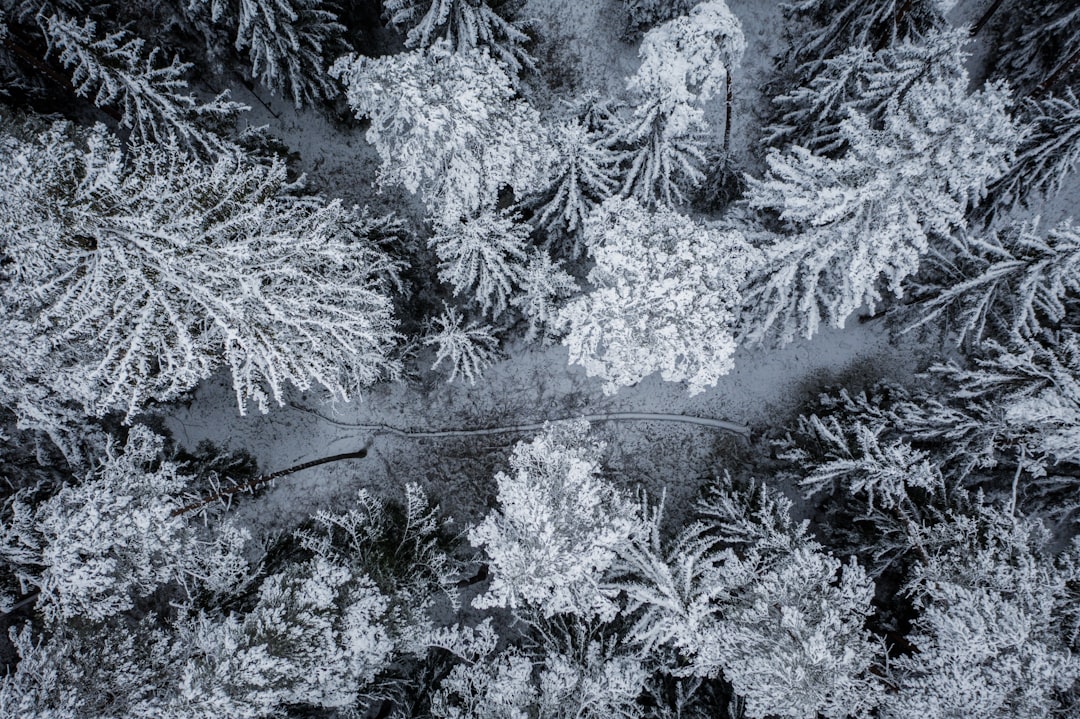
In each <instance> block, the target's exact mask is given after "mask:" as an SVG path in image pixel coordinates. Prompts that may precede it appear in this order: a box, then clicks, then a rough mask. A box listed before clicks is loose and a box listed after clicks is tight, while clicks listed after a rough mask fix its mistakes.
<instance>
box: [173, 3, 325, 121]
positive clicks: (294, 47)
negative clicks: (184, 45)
mask: <svg viewBox="0 0 1080 719" xmlns="http://www.w3.org/2000/svg"><path fill="white" fill-rule="evenodd" d="M208 2H211V3H212V4H213V5H214V8H213V11H212V14H213V20H215V21H218V20H220V19H222V18H221V12H220V10H219V8H220V7H221V0H189V3H190V4H202V5H205V4H206V3H208ZM238 5H239V8H238V12H237V13H236V18H235V22H236V26H237V29H236V43H235V44H236V49H237V50H239V51H245V50H246V51H247V53H248V57H249V58H250V60H251V74H252V76H254V77H255V79H256V80H258V81H259V82H260V83H261V84H262V85H263V86H264V87H266V88H267V89H269V90H270V92H272V93H275V94H276V93H281V94H282V95H284V96H292V100H293V103H294V104H295V105H296V107H297V108H300V107H303V106H304V105H312V104H314V103H315V102H316V101H318V100H320V99H322V98H325V97H332V96H333V95H335V94H336V93H335V90H334V88H333V85H332V83H331V82H330V78H329V77H328V76H327V75H326V68H327V66H328V65H329V58H330V57H332V56H333V54H336V52H337V51H338V50H339V49H340V47H341V45H342V41H341V35H342V34H343V33H344V31H345V28H344V27H343V26H342V25H341V24H340V23H338V21H337V16H336V15H335V14H334V13H333V12H332V11H331V10H330V7H331V5H330V3H327V2H323V0H239V3H238ZM230 14H231V13H230Z"/></svg>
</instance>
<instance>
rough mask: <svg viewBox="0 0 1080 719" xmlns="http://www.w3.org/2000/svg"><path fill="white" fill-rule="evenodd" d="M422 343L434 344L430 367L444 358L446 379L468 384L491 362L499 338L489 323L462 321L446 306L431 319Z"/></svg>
mask: <svg viewBox="0 0 1080 719" xmlns="http://www.w3.org/2000/svg"><path fill="white" fill-rule="evenodd" d="M424 344H425V345H428V346H432V345H433V346H434V347H435V362H434V364H432V365H431V369H436V368H438V366H439V365H441V364H442V363H443V361H446V362H447V363H449V365H450V377H448V378H447V380H446V381H447V382H453V381H454V380H455V379H457V378H458V377H461V378H462V379H463V380H465V381H466V382H468V383H469V384H472V385H475V384H476V380H478V379H480V376H481V375H482V374H483V373H484V370H485V369H487V368H488V367H489V366H490V365H491V364H492V363H493V362H494V361H495V359H496V357H497V356H498V348H499V340H498V339H497V338H496V337H495V334H494V331H493V329H492V328H491V327H490V326H489V325H482V324H480V323H479V322H477V321H473V322H470V323H469V324H464V320H463V319H462V317H461V315H459V314H458V312H457V310H455V309H454V308H453V307H450V306H447V307H446V309H445V310H444V311H443V313H442V315H440V316H439V317H437V318H435V320H434V321H433V322H432V326H431V334H430V336H429V337H428V338H427V339H425V340H424Z"/></svg>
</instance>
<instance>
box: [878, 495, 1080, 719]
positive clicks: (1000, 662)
mask: <svg viewBox="0 0 1080 719" xmlns="http://www.w3.org/2000/svg"><path fill="white" fill-rule="evenodd" d="M950 530H951V531H950V534H951V538H952V542H951V543H949V544H946V545H944V546H943V548H942V549H941V550H938V551H935V552H934V556H933V557H931V558H930V560H929V561H928V562H927V563H926V564H925V565H923V566H919V567H918V568H917V570H916V572H915V573H914V576H913V577H912V578H911V581H910V583H909V585H908V587H907V591H908V592H909V593H911V594H912V595H913V596H914V599H915V601H916V604H917V606H918V607H919V608H920V610H921V611H920V613H919V615H918V617H917V619H916V620H915V627H914V630H913V632H912V634H911V635H910V636H909V638H908V639H909V641H910V642H911V643H912V644H913V645H914V647H915V649H916V650H917V651H915V652H912V653H910V654H905V655H902V656H899V657H897V658H896V659H894V660H893V661H892V663H891V665H890V670H891V671H890V677H889V678H890V681H892V682H893V683H895V685H896V691H895V692H891V693H889V694H887V695H886V701H885V705H884V707H883V716H886V717H889V719H914V718H915V717H919V718H920V719H937V718H938V717H942V718H944V717H953V716H982V717H1014V716H1025V717H1051V716H1057V715H1058V714H1059V713H1060V712H1061V711H1062V710H1063V709H1065V708H1064V707H1062V706H1061V705H1060V704H1059V701H1058V692H1063V691H1065V690H1067V689H1069V688H1070V687H1072V686H1073V685H1074V683H1075V682H1076V681H1077V680H1078V679H1080V659H1077V657H1076V656H1073V655H1072V654H1071V652H1070V651H1069V647H1068V643H1067V639H1066V637H1064V636H1063V632H1062V627H1061V623H1060V617H1061V616H1062V615H1063V614H1064V613H1065V612H1066V611H1067V610H1066V607H1067V606H1068V600H1069V594H1068V590H1067V586H1066V585H1067V582H1068V581H1073V582H1075V581H1076V576H1075V574H1072V573H1071V572H1070V571H1069V570H1070V569H1073V570H1074V569H1075V566H1072V567H1070V566H1069V565H1068V564H1066V565H1059V564H1058V563H1057V562H1056V561H1055V559H1054V557H1053V556H1052V555H1049V553H1048V552H1047V547H1046V535H1045V532H1044V530H1042V528H1041V527H1040V526H1039V525H1038V524H1037V523H1034V522H1030V521H1027V520H1017V519H1015V518H1011V517H1008V516H1003V515H1000V514H999V513H997V512H995V511H994V510H991V509H989V508H983V509H982V510H981V511H980V512H979V516H975V517H962V518H958V519H957V522H956V524H955V525H954V526H953V527H951V528H950ZM1040 535H1041V536H1040Z"/></svg>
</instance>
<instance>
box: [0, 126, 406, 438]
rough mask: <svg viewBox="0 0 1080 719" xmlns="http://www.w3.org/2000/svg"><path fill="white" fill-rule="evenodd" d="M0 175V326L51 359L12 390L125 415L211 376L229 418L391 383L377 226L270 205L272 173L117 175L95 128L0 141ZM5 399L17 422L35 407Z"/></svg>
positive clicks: (279, 201)
mask: <svg viewBox="0 0 1080 719" xmlns="http://www.w3.org/2000/svg"><path fill="white" fill-rule="evenodd" d="M0 171H2V172H3V174H4V178H5V185H6V187H7V195H6V197H7V202H5V203H4V205H3V209H2V210H0V224H2V226H3V228H4V232H3V234H4V238H5V239H4V241H3V247H2V249H3V254H4V256H5V259H6V262H5V267H4V269H3V273H4V277H5V279H6V280H7V283H6V285H7V286H6V288H5V290H6V291H5V293H4V297H3V300H2V301H3V303H4V306H5V309H7V310H10V311H9V312H8V313H6V314H5V318H4V323H5V325H7V326H11V325H12V324H14V325H15V326H16V327H19V326H22V327H24V328H26V327H31V328H32V330H31V332H30V334H29V335H27V334H25V333H24V334H18V335H16V336H21V337H24V338H25V339H26V340H27V341H28V342H37V339H36V337H37V336H38V335H42V334H43V335H44V336H45V337H46V338H47V340H48V343H49V344H50V345H51V347H52V348H53V354H52V355H50V356H49V357H48V358H47V359H48V362H47V363H46V364H43V365H42V366H34V365H33V364H31V365H30V366H26V367H23V368H22V369H20V368H19V367H18V366H16V367H9V368H6V370H5V373H10V376H12V377H19V376H22V377H23V382H22V384H24V385H28V386H32V385H33V384H34V383H38V384H40V385H41V386H44V387H47V388H51V389H52V390H53V391H55V392H57V393H59V394H60V395H61V396H62V397H63V398H65V399H66V400H67V401H70V402H75V403H78V404H80V405H81V406H82V407H83V408H84V410H85V411H86V412H87V413H88V414H93V415H102V414H104V413H106V412H110V411H115V410H120V411H125V412H126V413H127V414H128V416H129V417H130V416H132V415H134V414H136V413H137V412H139V411H140V410H141V409H143V408H144V407H146V405H147V404H148V403H149V402H151V401H168V400H171V399H175V398H176V397H177V396H179V395H180V394H181V393H183V392H186V391H187V390H189V389H191V388H192V387H193V386H194V385H195V384H196V383H197V382H199V381H200V380H202V379H204V378H205V377H207V376H209V375H210V373H212V372H213V371H214V370H215V369H216V368H218V367H220V366H223V365H224V366H227V367H229V369H230V370H231V372H232V375H233V380H234V387H235V390H236V396H237V402H238V404H239V407H240V410H241V411H244V409H245V407H246V405H247V403H248V402H249V401H251V400H254V402H255V403H256V405H257V406H258V407H259V409H260V410H262V411H266V410H267V409H268V407H269V402H270V400H271V399H273V401H275V402H279V403H280V402H282V401H283V392H284V390H285V386H286V385H287V384H292V385H295V386H298V387H303V388H306V387H310V386H312V385H313V384H316V385H320V386H322V387H324V388H325V389H326V390H327V391H329V392H331V393H332V394H335V395H337V396H339V397H347V396H350V395H351V394H352V393H353V392H354V391H355V390H356V389H358V388H359V387H362V386H364V385H367V384H370V383H372V382H374V381H375V380H377V379H379V378H380V377H382V376H383V375H384V373H386V372H393V371H394V368H395V365H394V363H393V362H392V361H391V360H390V359H389V358H388V356H387V352H388V351H389V348H390V346H391V344H392V343H393V341H394V339H395V334H394V330H393V320H392V318H391V306H390V301H389V298H388V297H387V295H386V291H387V290H388V289H389V288H388V286H387V281H388V278H392V277H393V276H394V275H395V273H396V266H395V265H394V264H393V263H392V262H391V261H389V260H388V259H387V258H386V257H385V255H384V254H383V253H382V252H381V250H379V249H377V248H376V247H375V246H373V244H372V243H371V242H370V241H369V240H367V238H366V235H367V234H370V232H372V231H373V230H374V229H375V228H377V227H379V226H380V221H378V220H374V219H372V218H370V217H368V216H366V215H361V214H360V213H359V212H357V211H350V210H346V209H345V208H343V207H342V206H341V205H340V203H337V202H333V203H322V202H320V201H318V200H317V199H315V198H306V199H304V198H298V197H295V196H292V195H289V194H287V191H288V188H289V185H288V184H287V183H286V178H285V168H284V166H282V165H281V164H277V163H275V164H273V165H270V166H245V165H244V164H242V163H240V162H239V161H238V160H237V159H236V158H233V157H225V158H222V159H220V160H219V161H217V162H216V163H214V164H202V163H197V162H193V161H192V160H191V159H190V158H188V157H186V156H185V155H184V154H183V153H181V152H179V151H178V150H177V149H176V148H175V147H171V148H165V149H163V150H158V149H156V148H145V150H144V151H143V153H142V154H141V155H140V156H139V157H137V158H136V159H135V160H133V161H132V162H130V163H127V162H125V161H124V160H123V158H122V154H121V152H120V148H119V143H117V142H116V140H115V139H113V138H112V137H110V136H109V135H108V134H107V133H106V132H105V130H104V129H103V128H102V127H100V126H98V127H96V128H94V129H92V130H90V131H89V132H88V133H85V134H82V133H77V132H74V131H73V130H71V128H69V127H66V126H64V125H62V124H58V125H56V126H54V127H53V128H52V129H51V130H49V131H47V132H44V133H42V134H41V135H40V136H38V137H37V138H35V139H34V140H32V141H19V140H12V139H9V140H8V141H7V142H6V144H5V147H4V151H3V155H2V159H0ZM19 323H29V324H25V325H20V324H19ZM34 346H37V345H34ZM8 389H9V390H10V391H13V392H14V394H15V397H13V398H10V399H9V398H5V402H8V403H10V404H11V405H13V406H14V407H15V408H16V410H17V411H19V412H20V413H21V414H22V416H23V417H27V418H28V417H30V416H32V415H33V414H34V413H35V412H38V411H40V410H41V409H42V408H40V407H39V408H37V409H36V410H35V409H34V407H33V402H34V396H33V395H32V394H30V393H27V392H23V391H22V390H21V389H20V388H19V386H17V385H16V386H13V387H9V388H8ZM5 394H8V392H5ZM28 404H29V405H30V406H29V407H26V406H25V405H28Z"/></svg>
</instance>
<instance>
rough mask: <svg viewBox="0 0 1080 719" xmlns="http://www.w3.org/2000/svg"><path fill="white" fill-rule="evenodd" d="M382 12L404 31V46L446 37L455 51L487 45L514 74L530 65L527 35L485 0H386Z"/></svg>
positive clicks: (464, 50)
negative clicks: (525, 45) (525, 47)
mask: <svg viewBox="0 0 1080 719" xmlns="http://www.w3.org/2000/svg"><path fill="white" fill-rule="evenodd" d="M383 13H384V15H385V16H386V17H387V19H388V20H389V21H390V24H391V25H394V26H395V27H399V28H405V29H406V30H407V34H406V36H405V46H406V47H428V46H430V45H434V44H435V43H437V42H439V41H440V40H445V41H446V42H447V43H448V44H449V45H450V47H452V48H453V49H454V50H455V51H456V52H467V51H469V50H472V49H474V48H476V47H485V48H487V49H488V51H489V52H491V54H492V56H494V57H496V58H498V59H499V60H500V61H501V62H502V63H503V64H504V65H506V67H507V68H509V69H510V72H511V73H512V74H513V75H515V76H516V75H517V74H518V73H519V72H520V71H521V69H522V68H523V67H528V68H531V67H533V59H532V58H531V57H530V56H529V54H528V53H527V52H526V51H525V49H524V48H523V47H522V45H523V44H524V43H526V42H527V41H528V40H529V37H528V36H527V35H526V34H525V33H523V32H522V31H521V30H520V29H518V27H517V26H516V25H514V24H513V23H512V22H508V21H507V20H504V19H503V18H502V16H500V15H499V14H498V13H497V12H495V10H493V9H492V8H491V6H490V5H488V2H487V0H386V2H384V3H383Z"/></svg>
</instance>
